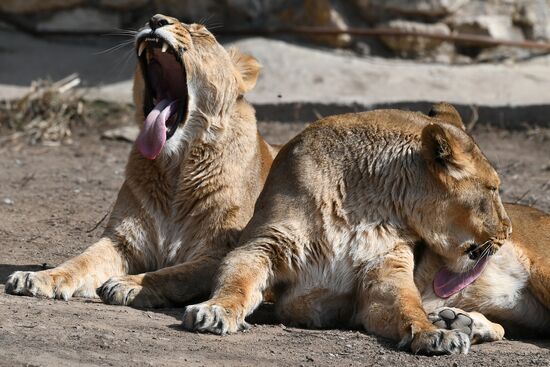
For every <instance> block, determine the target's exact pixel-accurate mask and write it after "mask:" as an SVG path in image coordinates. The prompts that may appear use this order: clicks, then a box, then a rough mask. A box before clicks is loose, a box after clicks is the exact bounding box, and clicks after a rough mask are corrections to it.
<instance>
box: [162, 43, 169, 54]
mask: <svg viewBox="0 0 550 367" xmlns="http://www.w3.org/2000/svg"><path fill="white" fill-rule="evenodd" d="M166 50H168V44H167V43H166V42H163V43H162V52H166Z"/></svg>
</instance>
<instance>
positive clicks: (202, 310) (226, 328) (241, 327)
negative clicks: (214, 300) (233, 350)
mask: <svg viewBox="0 0 550 367" xmlns="http://www.w3.org/2000/svg"><path fill="white" fill-rule="evenodd" d="M183 327H184V328H185V329H186V330H190V331H199V332H210V333H213V334H219V335H225V334H231V333H235V332H237V331H245V330H248V329H249V328H250V325H249V324H248V323H246V322H245V321H244V320H243V321H239V320H237V317H235V316H233V314H232V312H230V311H228V310H226V309H225V308H223V307H222V306H218V305H215V304H211V303H209V302H204V303H199V304H197V305H190V306H187V307H186V309H185V312H184V314H183Z"/></svg>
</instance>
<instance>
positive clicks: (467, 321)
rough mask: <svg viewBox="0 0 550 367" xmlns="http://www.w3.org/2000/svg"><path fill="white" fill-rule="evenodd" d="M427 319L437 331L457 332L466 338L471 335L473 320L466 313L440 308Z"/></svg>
mask: <svg viewBox="0 0 550 367" xmlns="http://www.w3.org/2000/svg"><path fill="white" fill-rule="evenodd" d="M428 319H430V321H431V322H432V324H434V325H435V326H437V327H438V328H439V329H445V330H459V331H462V332H463V333H464V334H466V335H468V336H471V335H472V330H473V326H474V325H473V324H474V320H473V319H472V318H471V317H470V316H468V315H467V314H466V313H463V312H458V311H455V310H453V309H452V308H449V307H442V308H439V309H437V310H435V311H434V312H432V313H430V314H429V315H428Z"/></svg>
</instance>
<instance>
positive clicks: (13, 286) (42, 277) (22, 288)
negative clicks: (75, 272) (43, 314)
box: [5, 270, 75, 301]
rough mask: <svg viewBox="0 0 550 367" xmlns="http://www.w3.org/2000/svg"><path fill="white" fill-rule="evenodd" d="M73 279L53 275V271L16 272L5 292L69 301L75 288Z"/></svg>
mask: <svg viewBox="0 0 550 367" xmlns="http://www.w3.org/2000/svg"><path fill="white" fill-rule="evenodd" d="M73 283H74V282H73V281H72V278H71V277H68V276H62V275H53V274H51V271H49V270H45V271H38V272H34V271H16V272H15V273H13V274H11V275H10V276H9V277H8V280H7V281H6V287H5V291H6V293H9V294H15V295H20V296H36V297H46V298H57V299H63V300H65V301H67V300H69V299H70V298H71V297H72V295H73V293H74V291H75V286H74V284H73Z"/></svg>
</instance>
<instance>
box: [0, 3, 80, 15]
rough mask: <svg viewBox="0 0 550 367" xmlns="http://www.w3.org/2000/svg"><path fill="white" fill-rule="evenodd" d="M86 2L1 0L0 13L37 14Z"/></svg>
mask: <svg viewBox="0 0 550 367" xmlns="http://www.w3.org/2000/svg"><path fill="white" fill-rule="evenodd" d="M86 2H87V1H86V0H24V1H21V0H2V1H0V11H3V12H6V13H16V14H25V13H38V12H43V11H54V10H60V9H69V8H73V7H76V6H78V5H83V4H85V3H86Z"/></svg>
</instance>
